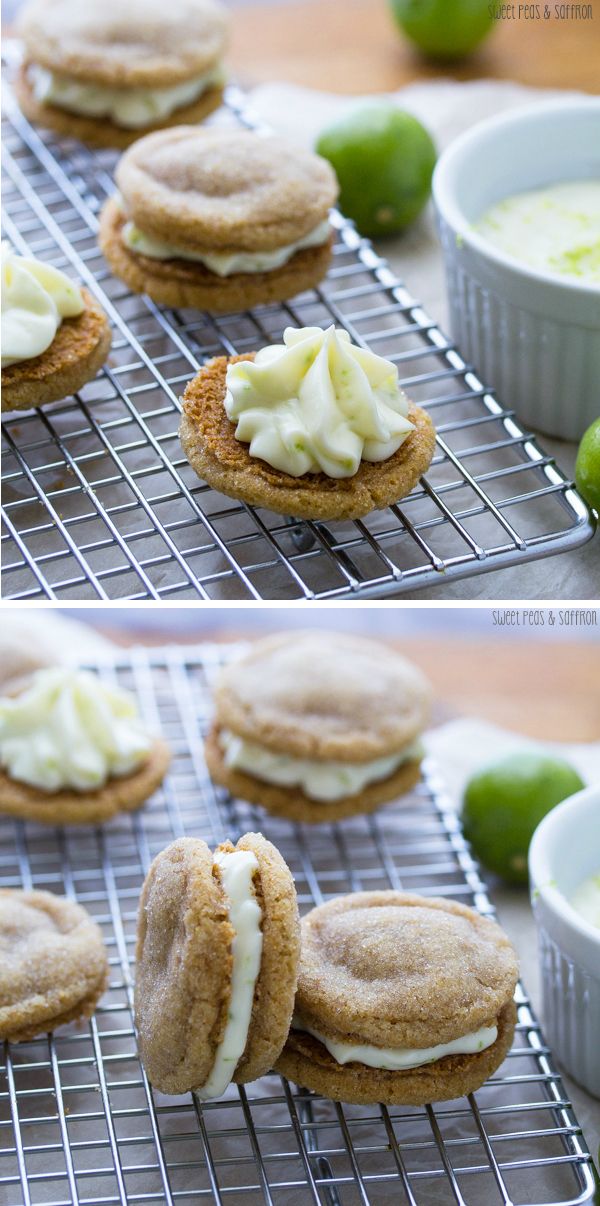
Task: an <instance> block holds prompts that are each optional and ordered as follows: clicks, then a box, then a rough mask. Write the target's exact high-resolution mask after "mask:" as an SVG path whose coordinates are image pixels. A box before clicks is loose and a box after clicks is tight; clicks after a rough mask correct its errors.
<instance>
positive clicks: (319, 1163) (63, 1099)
mask: <svg viewBox="0 0 600 1206" xmlns="http://www.w3.org/2000/svg"><path fill="white" fill-rule="evenodd" d="M235 651H236V650H235V647H234V649H233V652H235ZM223 656H224V655H223V652H222V648H221V649H219V648H218V647H216V646H212V645H208V646H206V647H203V648H202V649H201V650H200V651H199V650H198V648H196V649H195V650H194V651H193V652H192V651H185V650H184V649H181V648H177V649H167V650H165V651H162V652H158V653H154V652H149V651H147V650H134V651H133V652H132V653H131V654H129V653H127V654H124V655H119V660H118V662H117V663H116V664H115V665H110V666H109V665H106V666H104V667H102V669H101V672H102V673H103V674H106V675H107V676H108V677H109V678H111V679H112V678H113V677H116V679H117V680H118V681H119V682H120V683H121V684H122V685H124V686H126V687H128V688H130V689H132V690H134V691H136V693H137V696H138V699H139V701H140V705H141V707H142V709H143V712H144V715H145V718H146V721H147V723H148V724H149V725H151V726H153V727H155V728H157V727H158V726H160V728H161V730H162V733H163V735H164V736H165V737H166V739H167V740H168V741H169V743H170V745H171V747H172V749H173V753H174V759H173V763H172V768H171V771H170V773H169V775H168V779H167V782H166V783H165V785H164V787H163V789H162V790H161V791H159V792H157V793H156V795H155V796H154V797H153V799H152V801H151V802H150V803H149V804H148V805H147V806H146V807H145V808H144V809H143V810H142V811H140V812H138V813H134V814H129V815H123V816H120V817H118V818H115V819H114V820H113V821H111V822H110V823H109V824H107V825H105V826H104V827H102V828H92V827H90V828H82V829H79V828H70V829H58V828H57V829H48V828H45V827H42V826H38V825H34V824H22V823H15V822H13V821H9V820H4V821H2V822H1V823H0V885H2V886H3V887H21V886H23V887H25V888H31V887H35V888H43V889H48V890H50V891H53V892H59V893H66V894H67V895H70V896H73V897H76V898H77V899H78V900H79V901H80V903H81V904H83V905H84V906H85V907H86V908H87V909H88V910H89V911H90V912H91V913H92V914H93V915H94V917H95V918H96V920H97V921H98V922H99V924H100V925H101V927H102V929H103V932H104V936H105V939H106V943H107V947H108V951H109V955H110V963H111V980H110V987H109V989H108V991H107V992H106V994H105V996H104V998H103V999H102V1002H101V1004H100V1006H99V1008H98V1009H97V1012H96V1015H95V1016H94V1017H93V1018H92V1019H91V1021H89V1022H86V1023H82V1024H79V1025H70V1026H68V1027H64V1028H61V1029H60V1030H59V1031H58V1032H57V1033H56V1034H55V1035H49V1036H47V1037H42V1038H38V1039H36V1040H35V1041H30V1042H27V1043H22V1044H19V1045H17V1046H12V1047H9V1046H6V1047H5V1050H4V1056H3V1060H2V1066H1V1068H0V1136H1V1142H0V1200H2V1201H3V1202H6V1203H8V1204H9V1206H21V1204H23V1206H35V1204H37V1203H44V1204H45V1206H68V1204H73V1206H76V1204H77V1206H108V1204H111V1203H127V1204H133V1203H141V1202H143V1203H147V1202H160V1203H163V1202H166V1203H169V1206H175V1204H179V1203H188V1202H216V1203H220V1204H222V1206H241V1203H244V1204H246V1203H250V1202H256V1203H261V1202H262V1203H265V1204H266V1206H308V1204H309V1203H313V1204H315V1206H392V1203H393V1204H394V1206H396V1204H397V1203H406V1204H407V1206H444V1204H445V1203H450V1204H452V1203H454V1206H494V1203H496V1202H497V1203H499V1204H500V1206H511V1204H515V1206H521V1204H522V1206H525V1204H528V1206H531V1204H533V1203H537V1204H540V1206H541V1204H542V1203H543V1204H544V1206H550V1204H552V1203H563V1204H565V1206H566V1203H576V1202H587V1201H590V1200H591V1198H592V1196H593V1192H594V1186H593V1174H592V1165H591V1158H590V1156H589V1154H588V1152H587V1150H586V1147H585V1143H584V1140H583V1137H582V1135H581V1131H580V1128H579V1127H578V1124H577V1120H576V1118H575V1116H574V1113H573V1110H572V1107H571V1105H570V1103H569V1101H568V1100H567V1098H566V1097H565V1091H564V1088H563V1085H562V1083H561V1080H560V1078H559V1076H558V1075H557V1073H556V1070H555V1068H554V1065H553V1063H552V1058H551V1055H550V1053H549V1051H548V1048H547V1047H546V1046H545V1044H544V1040H543V1037H542V1035H541V1033H540V1029H539V1026H538V1024H537V1021H536V1019H535V1017H534V1016H533V1014H532V1011H531V1006H530V1004H529V1001H528V998H527V996H526V994H525V992H524V990H523V989H522V988H521V987H519V989H518V1013H519V1021H518V1027H517V1031H516V1035H515V1041H514V1045H513V1049H512V1051H511V1052H510V1055H509V1057H508V1059H507V1060H506V1061H505V1063H504V1065H503V1066H502V1068H501V1069H499V1070H498V1072H497V1073H496V1074H495V1075H494V1076H493V1077H492V1078H491V1080H489V1081H488V1082H487V1084H486V1085H484V1086H483V1087H482V1088H481V1089H480V1090H478V1091H477V1093H475V1094H473V1095H471V1096H469V1097H468V1098H462V1099H460V1100H457V1101H453V1102H445V1103H441V1104H439V1105H436V1106H432V1107H427V1108H416V1107H412V1108H408V1107H394V1108H384V1107H380V1106H377V1107H375V1106H373V1107H362V1106H361V1107H359V1106H342V1105H336V1104H334V1103H333V1102H331V1101H328V1100H326V1099H324V1098H321V1097H319V1096H316V1095H313V1094H311V1093H308V1092H307V1091H305V1090H302V1089H298V1088H296V1087H294V1086H293V1085H291V1084H288V1083H287V1082H286V1081H285V1080H283V1079H282V1078H281V1077H279V1076H278V1075H276V1074H274V1073H273V1074H271V1075H269V1076H266V1077H264V1078H263V1079H262V1080H260V1081H257V1082H255V1083H253V1084H249V1085H246V1086H244V1087H240V1088H237V1087H236V1086H231V1087H230V1089H229V1090H228V1091H227V1094H226V1096H225V1097H223V1098H222V1099H220V1100H219V1101H215V1102H212V1103H209V1104H205V1105H201V1104H200V1103H199V1102H198V1101H196V1100H195V1099H193V1098H192V1097H191V1096H182V1097H177V1098H175V1097H165V1096H163V1095H161V1094H159V1093H156V1092H153V1091H152V1089H151V1088H150V1086H149V1085H148V1082H147V1080H146V1077H145V1075H144V1070H143V1068H142V1066H141V1064H140V1062H139V1059H138V1055H137V1049H136V1043H135V1035H134V1030H133V1025H132V1015H131V1002H132V980H133V968H132V959H133V952H134V935H135V919H136V910H137V903H138V898H139V893H140V888H141V884H142V881H143V878H144V875H145V872H146V871H147V869H148V866H149V864H150V861H151V859H152V858H153V857H154V856H155V855H156V854H157V852H158V851H159V850H161V849H162V848H163V847H164V846H165V845H166V844H167V843H168V842H169V841H171V840H172V839H173V838H175V837H178V836H181V835H183V834H186V835H192V836H200V837H203V838H205V839H206V840H207V841H208V842H209V843H211V844H216V843H217V842H219V841H221V840H222V839H223V838H224V836H225V835H228V836H230V837H231V838H232V839H233V840H234V841H235V840H236V839H237V837H239V836H240V834H241V833H243V832H245V831H246V830H248V829H252V828H253V829H257V828H260V829H262V831H263V832H264V833H265V834H266V836H268V837H269V838H270V839H272V840H273V841H274V842H275V843H276V844H277V845H278V846H279V848H280V850H281V851H282V854H283V855H284V857H285V858H286V860H287V862H288V863H289V865H290V867H291V869H292V872H293V874H294V876H295V879H296V887H297V891H298V897H299V902H300V907H301V910H302V911H306V910H307V909H309V908H311V907H312V906H313V905H314V904H316V903H319V902H321V901H322V900H323V899H326V898H328V897H330V896H335V895H338V894H341V893H344V892H351V891H355V890H360V889H378V888H388V887H392V888H400V887H402V888H404V889H410V890H414V891H417V892H421V893H424V894H432V895H437V896H440V895H441V896H448V897H451V898H453V899H458V900H462V901H464V902H465V903H468V904H470V905H473V906H475V907H476V908H478V909H480V910H481V911H482V912H484V913H490V912H491V911H492V910H491V905H490V901H489V899H488V897H487V895H486V891H485V887H484V885H483V883H482V881H481V879H480V877H479V874H478V871H477V867H476V866H475V864H474V862H473V860H472V858H471V856H470V854H469V852H468V849H467V847H466V846H465V843H464V841H463V839H462V836H461V833H460V829H459V826H458V823H457V820H456V815H455V813H454V812H453V811H452V808H451V806H450V805H449V801H448V798H447V796H446V795H445V792H444V787H443V784H442V783H441V782H440V781H439V779H438V777H437V776H436V773H435V770H434V768H433V767H431V766H427V767H426V775H425V780H424V782H422V783H421V785H420V786H419V787H418V788H417V789H415V790H414V792H412V793H411V795H410V796H409V797H407V798H405V801H404V803H403V804H401V805H392V806H389V807H386V808H384V809H382V810H380V812H378V813H376V814H374V815H373V816H370V817H355V818H351V819H349V820H346V821H344V823H343V824H332V825H322V826H312V827H311V826H300V825H293V824H291V823H288V822H285V821H282V820H278V819H275V818H270V817H268V816H266V815H264V814H263V813H262V812H261V810H259V809H256V808H253V807H251V806H250V805H248V804H246V803H244V802H242V801H238V800H234V799H231V798H230V797H229V796H228V794H227V793H226V792H225V791H223V790H222V789H215V788H214V786H213V785H212V784H211V781H210V779H209V777H208V775H207V773H206V769H205V766H204V762H203V758H202V745H201V735H202V733H203V732H204V731H205V729H206V727H207V724H208V721H209V691H210V686H211V682H212V681H213V677H214V673H215V671H216V669H217V668H218V665H219V664H220V660H221V659H222V657H223ZM227 656H229V653H228V654H227ZM3 1192H4V1194H5V1195H6V1196H2V1194H3Z"/></svg>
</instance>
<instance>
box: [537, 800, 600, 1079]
mask: <svg viewBox="0 0 600 1206" xmlns="http://www.w3.org/2000/svg"><path fill="white" fill-rule="evenodd" d="M599 870H600V785H599V786H597V787H588V788H586V789H585V790H584V791H580V792H577V795H575V796H571V797H570V799H568V800H564V801H563V803H562V804H559V805H558V806H557V807H556V808H553V809H552V811H551V812H549V813H548V814H547V816H545V817H544V820H543V821H542V822H541V824H540V825H538V827H537V829H536V831H535V833H534V835H533V839H532V842H531V846H530V848H529V877H530V887H531V904H532V907H533V912H534V915H535V920H536V924H537V932H538V946H539V955H540V964H541V973H542V1018H543V1023H544V1029H545V1031H546V1035H547V1038H548V1041H549V1043H550V1046H551V1047H552V1049H553V1051H554V1052H555V1054H556V1056H557V1057H558V1059H559V1060H560V1061H561V1063H563V1064H564V1066H565V1068H566V1069H567V1071H568V1072H570V1073H571V1076H573V1078H574V1079H575V1080H576V1081H578V1082H579V1084H580V1085H583V1086H584V1088H586V1089H587V1090H588V1091H589V1092H590V1093H593V1094H594V1095H595V1096H596V1097H600V929H598V928H597V927H596V926H593V925H590V924H589V923H588V922H587V921H585V920H584V918H583V917H582V916H581V915H580V914H579V913H577V912H576V910H575V909H574V908H573V907H572V906H571V905H570V904H569V897H570V896H571V895H572V893H573V891H574V890H575V888H577V887H578V885H579V884H580V883H581V881H582V880H584V879H587V877H588V876H589V875H594V874H596V873H597V872H598V871H599Z"/></svg>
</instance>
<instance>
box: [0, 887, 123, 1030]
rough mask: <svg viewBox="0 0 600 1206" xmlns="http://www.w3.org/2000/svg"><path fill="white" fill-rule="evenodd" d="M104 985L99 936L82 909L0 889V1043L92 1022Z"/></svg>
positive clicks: (55, 898) (42, 895)
mask: <svg viewBox="0 0 600 1206" xmlns="http://www.w3.org/2000/svg"><path fill="white" fill-rule="evenodd" d="M107 982H108V958H107V955H106V950H105V947H104V942H103V940H102V934H101V933H100V930H99V928H98V926H97V925H96V923H95V922H94V921H92V918H91V917H90V915H89V913H87V912H86V910H85V909H82V908H81V905H78V904H75V902H74V901H72V900H66V899H65V897H64V896H54V895H53V894H52V893H50V892H20V891H16V890H13V889H11V888H3V889H0V1039H7V1040H8V1041H9V1042H11V1043H19V1042H22V1041H24V1040H25V1039H31V1038H35V1036H36V1035H37V1034H45V1033H46V1032H47V1031H49V1030H55V1029H56V1027H57V1026H63V1025H64V1024H65V1022H72V1021H75V1020H76V1019H79V1018H89V1017H91V1016H92V1014H93V1012H94V1009H95V1008H96V1003H97V1001H98V999H99V997H101V996H102V993H103V992H104V989H105V988H106V985H107Z"/></svg>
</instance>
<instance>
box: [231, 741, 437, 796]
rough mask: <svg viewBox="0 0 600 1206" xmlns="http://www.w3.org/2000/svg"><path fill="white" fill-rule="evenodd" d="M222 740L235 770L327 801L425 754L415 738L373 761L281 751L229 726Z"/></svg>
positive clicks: (351, 793)
mask: <svg viewBox="0 0 600 1206" xmlns="http://www.w3.org/2000/svg"><path fill="white" fill-rule="evenodd" d="M219 741H220V744H221V749H222V750H223V754H224V760H225V765H226V766H228V767H230V768H231V769H232V770H241V771H246V772H247V773H248V774H250V775H253V776H254V778H255V779H263V780H264V781H265V782H266V783H276V784H277V785H278V786H280V787H300V788H302V791H303V792H304V795H305V796H308V797H309V799H311V800H318V801H320V802H323V803H330V802H332V801H334V800H341V799H343V798H344V797H345V796H355V795H358V793H359V792H360V791H362V789H363V787H366V785H367V784H368V783H376V782H377V781H378V780H380V779H387V777H388V775H391V774H392V773H393V772H394V771H395V770H397V768H398V767H399V766H402V763H403V762H410V761H411V760H412V759H416V758H421V757H422V754H423V747H422V745H421V743H420V741H413V742H412V743H411V744H410V745H407V746H405V748H404V749H403V750H400V751H399V752H398V753H396V754H389V755H387V756H385V757H383V758H374V759H373V760H372V761H371V762H336V761H334V760H333V759H322V760H320V759H319V760H318V759H316V758H314V759H313V758H293V757H291V756H290V755H289V754H277V753H275V752H274V751H273V750H269V749H266V748H265V746H263V745H260V744H259V743H258V742H256V741H246V740H245V738H243V737H238V736H237V735H236V734H235V733H232V732H230V730H228V729H222V730H221V732H220V734H219Z"/></svg>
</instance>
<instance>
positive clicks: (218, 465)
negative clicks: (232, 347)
mask: <svg viewBox="0 0 600 1206" xmlns="http://www.w3.org/2000/svg"><path fill="white" fill-rule="evenodd" d="M302 254H305V253H304V252H303V253H302ZM253 358H254V354H253V353H249V354H247V355H244V356H232V357H231V358H229V359H228V358H227V357H225V356H219V357H217V358H216V359H214V360H209V361H208V362H207V363H206V364H205V365H203V367H202V368H201V370H200V372H199V373H197V375H196V376H195V377H194V378H193V380H192V381H190V382H189V384H188V386H187V388H186V391H185V394H184V399H183V416H182V419H181V425H180V428H179V438H180V440H181V446H182V448H183V451H184V453H185V455H186V457H187V459H188V461H189V463H190V465H191V466H192V468H193V469H195V471H196V473H197V474H198V476H199V477H201V478H203V480H204V481H206V482H208V484H209V486H212V487H213V488H214V489H215V490H220V491H221V493H222V494H227V495H228V496H229V497H230V498H239V499H242V501H243V502H246V503H250V504H251V505H252V506H255V507H268V508H269V510H270V511H275V512H276V513H277V514H279V515H293V516H295V517H297V518H298V519H325V520H326V519H359V518H360V517H361V516H362V515H368V514H369V512H371V511H375V510H377V509H379V508H381V507H388V506H390V505H391V504H392V503H396V502H398V501H399V500H400V499H401V498H404V497H405V495H407V494H409V493H410V491H411V490H412V488H413V486H415V485H416V483H417V482H418V480H419V478H420V476H421V474H422V473H424V472H425V470H426V469H428V467H429V465H430V463H431V458H432V456H433V452H434V447H435V430H434V427H433V423H432V422H431V419H430V418H429V415H428V414H427V413H426V412H425V411H424V410H422V409H421V407H420V406H415V405H413V404H412V403H411V404H410V408H409V412H408V417H409V419H410V420H411V422H412V423H414V431H411V433H410V435H409V436H407V438H406V439H405V441H404V443H403V444H401V446H400V448H398V450H397V451H396V452H394V454H393V455H392V456H390V457H388V459H387V460H386V461H378V462H371V461H361V463H360V466H359V468H358V471H357V472H356V473H355V474H354V476H353V477H345V478H333V477H328V476H327V474H325V473H305V474H304V475H303V476H302V477H292V476H291V475H290V474H288V473H283V472H281V470H279V469H274V468H273V467H272V466H271V465H269V464H267V462H266V461H262V460H260V459H258V458H257V457H252V456H250V453H249V451H248V446H247V444H245V443H242V442H241V441H240V440H237V439H236V437H235V424H234V423H232V422H231V421H230V420H229V419H228V417H227V413H226V411H225V406H224V401H225V394H226V375H227V367H228V365H229V364H234V363H237V361H239V360H252V359H253Z"/></svg>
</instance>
